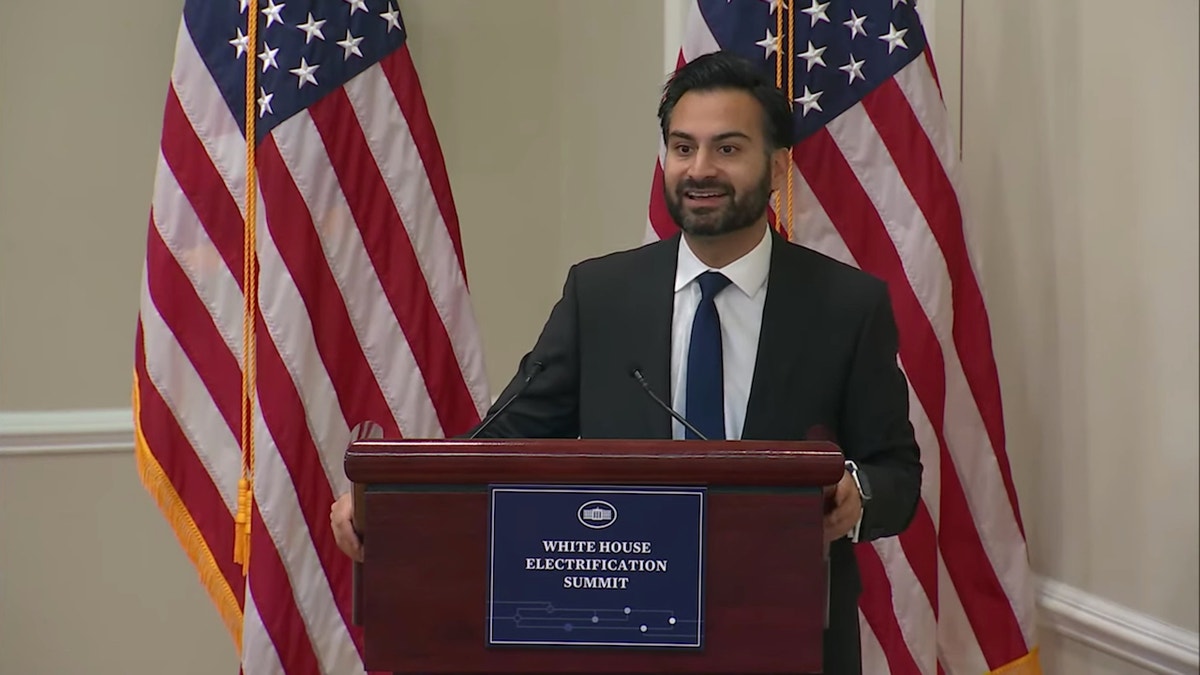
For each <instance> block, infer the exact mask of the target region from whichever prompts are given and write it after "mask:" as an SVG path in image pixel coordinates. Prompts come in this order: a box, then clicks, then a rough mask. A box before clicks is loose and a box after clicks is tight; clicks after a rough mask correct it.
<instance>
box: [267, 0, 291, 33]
mask: <svg viewBox="0 0 1200 675" xmlns="http://www.w3.org/2000/svg"><path fill="white" fill-rule="evenodd" d="M267 3H268V4H267V8H266V9H264V10H262V14H263V16H265V17H267V25H266V27H267V28H270V27H271V24H274V23H278V24H280V25H284V23H283V17H282V16H280V15H279V13H280V12H282V11H283V8H284V7H286V6H287V3H286V2H281V3H279V4H278V5H277V4H275V0H267Z"/></svg>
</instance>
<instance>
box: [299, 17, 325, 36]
mask: <svg viewBox="0 0 1200 675" xmlns="http://www.w3.org/2000/svg"><path fill="white" fill-rule="evenodd" d="M324 25H325V19H321V20H320V21H314V20H313V15H312V12H309V13H308V21H306V22H304V23H302V24H300V25H299V26H296V28H299V29H300V30H302V31H304V44H308V43H310V42H312V39H313V38H317V39H319V40H324V39H325V33H323V32H321V26H324Z"/></svg>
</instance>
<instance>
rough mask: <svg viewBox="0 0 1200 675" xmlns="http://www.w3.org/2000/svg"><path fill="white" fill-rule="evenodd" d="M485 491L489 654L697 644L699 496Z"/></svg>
mask: <svg viewBox="0 0 1200 675" xmlns="http://www.w3.org/2000/svg"><path fill="white" fill-rule="evenodd" d="M490 493H491V494H490V496H491V523H490V533H489V534H490V537H489V543H488V554H489V573H488V617H487V618H488V644H489V645H564V646H577V647H671V648H693V649H699V648H700V647H701V646H702V645H703V636H704V529H705V528H704V506H705V504H704V497H705V490H704V489H703V488H654V487H628V488H626V487H564V486H492V487H491V488H490Z"/></svg>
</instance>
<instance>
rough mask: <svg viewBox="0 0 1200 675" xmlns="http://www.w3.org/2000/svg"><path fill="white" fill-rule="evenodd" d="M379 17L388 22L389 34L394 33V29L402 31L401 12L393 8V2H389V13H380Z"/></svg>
mask: <svg viewBox="0 0 1200 675" xmlns="http://www.w3.org/2000/svg"><path fill="white" fill-rule="evenodd" d="M379 16H380V18H382V19H383V20H384V21H386V22H387V25H388V28H387V32H389V33H390V32H392V29H393V28H395V29H396V30H400V10H398V9H396V8H395V7H393V6H392V3H391V0H389V1H388V9H387V11H386V12H380V13H379Z"/></svg>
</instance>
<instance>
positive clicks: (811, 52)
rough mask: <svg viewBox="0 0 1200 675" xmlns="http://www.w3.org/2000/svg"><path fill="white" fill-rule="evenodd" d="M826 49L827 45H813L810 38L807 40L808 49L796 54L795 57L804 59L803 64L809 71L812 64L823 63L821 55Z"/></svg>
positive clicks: (818, 64) (819, 64)
mask: <svg viewBox="0 0 1200 675" xmlns="http://www.w3.org/2000/svg"><path fill="white" fill-rule="evenodd" d="M826 49H828V47H821V48H820V49H818V48H816V47H814V46H813V43H812V40H809V41H808V51H806V52H804V53H802V54H797V55H796V58H798V59H804V61H805V64H806V65H807V66H808V72H810V73H811V72H812V69H813V66H823V65H825V59H824V58H822V56H821V55H822V54H824V53H825V50H826Z"/></svg>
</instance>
